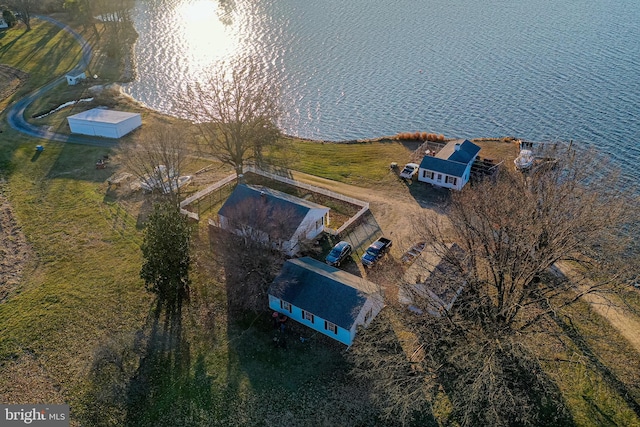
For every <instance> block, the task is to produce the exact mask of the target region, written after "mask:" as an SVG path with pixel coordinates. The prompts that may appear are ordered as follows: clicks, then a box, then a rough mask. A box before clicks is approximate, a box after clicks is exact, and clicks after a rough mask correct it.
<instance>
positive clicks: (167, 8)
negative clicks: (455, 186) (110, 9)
mask: <svg viewBox="0 0 640 427" xmlns="http://www.w3.org/2000/svg"><path fill="white" fill-rule="evenodd" d="M235 4H236V9H235V10H234V11H232V12H231V13H226V12H225V13H226V14H225V15H224V17H225V19H226V20H228V21H229V22H232V25H223V24H222V21H216V22H207V25H206V27H207V28H209V29H208V30H207V31H211V34H209V35H207V34H203V35H202V37H201V38H202V43H203V45H202V46H200V45H199V44H200V43H195V42H194V39H193V38H188V37H187V36H186V35H185V34H184V33H183V32H181V31H176V29H177V28H176V26H173V25H164V24H165V23H166V22H171V21H172V19H173V18H174V17H175V16H176V14H179V13H183V12H184V11H188V10H202V11H203V12H202V13H201V14H204V13H205V12H206V13H209V12H211V11H212V10H213V11H214V12H215V10H216V8H217V7H218V2H217V1H214V0H155V1H153V2H148V1H142V0H139V1H138V2H137V4H136V11H135V14H134V21H135V25H136V28H137V29H138V32H139V33H140V39H139V42H138V44H137V46H136V58H137V67H138V80H137V81H136V82H134V83H132V84H131V85H129V86H127V88H126V90H127V91H129V92H130V93H131V94H132V95H133V96H134V97H136V98H137V99H140V100H141V101H143V102H144V103H146V104H147V105H149V106H151V107H152V108H156V109H158V110H161V111H165V112H171V107H172V102H171V98H172V97H173V96H176V95H179V94H180V91H181V90H182V88H183V87H184V85H185V84H187V83H188V82H190V81H197V80H198V79H199V78H201V76H202V75H203V74H204V72H205V71H206V69H207V67H208V66H210V65H212V64H215V63H216V62H217V61H219V60H222V59H224V58H228V57H230V56H234V55H242V54H252V55H258V56H259V57H261V58H263V60H264V62H265V64H266V65H267V66H268V68H269V70H270V72H273V73H277V75H278V76H280V80H281V83H282V104H283V107H284V114H283V117H282V121H281V123H280V124H281V127H282V128H283V130H284V131H285V132H286V133H290V134H296V135H300V136H303V137H309V138H319V139H328V140H343V139H352V138H367V137H375V136H380V135H390V134H394V133H397V132H403V131H416V130H421V131H432V132H437V133H444V134H445V135H447V136H456V137H477V136H503V135H515V136H520V137H523V138H527V139H532V140H549V139H564V140H569V139H573V140H574V141H578V142H579V143H584V144H594V145H596V146H598V147H601V148H602V149H603V150H604V151H606V152H609V153H611V156H612V158H613V159H614V161H616V162H617V163H618V164H619V165H621V166H622V167H623V168H624V169H625V173H627V174H628V175H629V176H632V177H634V178H635V179H638V177H639V176H638V172H637V171H636V170H635V169H636V167H635V165H637V164H638V163H639V162H640V153H639V151H640V143H639V142H638V141H640V120H638V119H637V117H636V116H637V112H638V111H639V110H640V43H637V40H640V24H639V23H640V3H638V2H637V1H635V0H601V1H598V2H583V1H579V0H566V1H563V2H549V1H547V0H530V1H526V2H525V1H502V0H486V1H483V2H469V1H463V0H424V1H422V2H416V1H415V0H387V1H385V2H382V1H379V0H353V1H350V2H344V1H339V0H325V1H322V2H300V1H297V0H264V1H260V2H252V1H248V0H236V2H235ZM198 8H202V9H198ZM185 13H186V12H185ZM207 16H208V15H207ZM212 16H214V17H215V16H220V15H219V14H218V15H216V14H215V13H214V14H213V15H212ZM212 19H213V20H214V21H215V20H216V19H215V18H212ZM225 22H226V21H225ZM186 25H189V24H186ZM196 40H199V39H196ZM205 42H206V43H205ZM222 42H224V43H226V44H224V45H220V44H219V43H222ZM194 44H196V45H198V46H194ZM205 53H206V54H205Z"/></svg>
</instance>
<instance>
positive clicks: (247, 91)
mask: <svg viewBox="0 0 640 427" xmlns="http://www.w3.org/2000/svg"><path fill="white" fill-rule="evenodd" d="M178 104H179V107H178V108H179V109H180V110H181V111H182V112H183V113H184V114H185V115H186V116H187V117H189V118H191V119H192V120H194V121H195V122H196V123H197V124H198V126H197V129H198V130H199V131H200V133H201V136H202V138H203V140H204V143H205V146H206V147H207V151H208V153H209V154H211V155H212V156H213V157H215V158H216V159H218V160H219V161H220V162H222V163H225V164H228V165H230V166H232V167H233V168H234V169H235V171H236V174H238V175H240V174H242V172H243V166H244V164H245V163H247V162H253V163H259V162H260V161H261V159H262V153H263V150H264V148H265V147H267V146H270V145H272V144H274V143H275V142H276V141H277V140H278V137H279V135H280V132H279V130H278V127H277V121H278V117H279V109H278V91H277V88H276V85H275V83H274V79H273V76H272V75H270V74H269V73H268V72H267V70H266V69H265V68H264V67H263V66H261V65H260V63H259V62H258V61H257V60H256V59H255V58H239V59H236V60H234V61H230V62H228V63H223V64H220V65H219V66H218V67H216V68H214V69H212V70H211V72H210V74H209V75H208V76H207V79H206V80H205V82H204V83H195V84H193V85H192V86H189V87H188V88H187V91H186V94H185V96H184V97H183V98H182V99H181V100H179V101H178Z"/></svg>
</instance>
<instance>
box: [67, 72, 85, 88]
mask: <svg viewBox="0 0 640 427" xmlns="http://www.w3.org/2000/svg"><path fill="white" fill-rule="evenodd" d="M65 77H66V78H67V84H68V85H69V86H75V85H77V84H78V83H79V82H81V81H82V80H86V78H87V75H86V74H85V73H84V71H82V72H79V73H78V72H77V73H69V74H67V75H66V76H65Z"/></svg>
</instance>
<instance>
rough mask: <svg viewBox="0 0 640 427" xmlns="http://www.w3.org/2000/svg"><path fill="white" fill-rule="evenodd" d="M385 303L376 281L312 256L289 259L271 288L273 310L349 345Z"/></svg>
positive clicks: (270, 302)
mask: <svg viewBox="0 0 640 427" xmlns="http://www.w3.org/2000/svg"><path fill="white" fill-rule="evenodd" d="M383 306H384V300H383V298H382V294H381V292H380V290H379V287H378V286H377V285H375V284H374V283H372V282H369V281H368V280H366V279H364V278H362V277H358V276H354V275H353V274H351V273H347V272H346V271H343V270H340V269H338V268H335V267H331V266H329V265H326V264H325V263H323V262H320V261H317V260H315V259H313V258H309V257H304V258H296V259H290V260H288V261H287V262H286V263H285V264H284V266H283V267H282V270H281V271H280V274H279V275H278V277H276V278H275V280H274V281H273V283H272V284H271V286H270V287H269V307H270V308H271V309H272V310H274V311H277V312H278V313H282V314H284V315H286V316H287V317H289V318H291V319H293V320H295V321H297V322H299V323H301V324H303V325H305V326H307V327H309V328H311V329H314V330H316V331H318V332H321V333H323V334H325V335H327V336H328V337H331V338H333V339H334V340H336V341H340V342H341V343H343V344H346V345H348V346H350V345H351V344H352V343H353V339H354V338H355V336H356V332H357V328H358V326H359V325H362V326H364V327H366V326H368V325H369V324H370V323H371V321H372V320H373V318H374V317H376V316H377V315H378V313H380V310H382V308H383Z"/></svg>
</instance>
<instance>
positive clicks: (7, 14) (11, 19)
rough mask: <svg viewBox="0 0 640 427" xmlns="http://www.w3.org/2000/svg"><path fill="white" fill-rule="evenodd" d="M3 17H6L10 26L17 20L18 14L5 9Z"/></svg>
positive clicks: (5, 19) (5, 20)
mask: <svg viewBox="0 0 640 427" xmlns="http://www.w3.org/2000/svg"><path fill="white" fill-rule="evenodd" d="M2 19H4V22H6V23H7V25H8V26H9V27H13V26H14V25H16V22H17V20H16V16H15V15H14V14H13V12H12V11H10V10H9V9H3V11H2Z"/></svg>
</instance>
